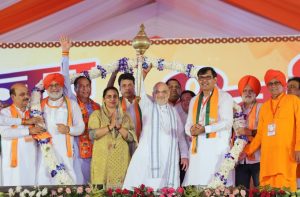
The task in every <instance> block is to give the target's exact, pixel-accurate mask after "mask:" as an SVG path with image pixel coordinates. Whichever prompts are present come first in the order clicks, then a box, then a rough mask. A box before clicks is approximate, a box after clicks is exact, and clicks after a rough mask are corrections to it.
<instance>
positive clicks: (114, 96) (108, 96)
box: [105, 95, 118, 100]
mask: <svg viewBox="0 0 300 197" xmlns="http://www.w3.org/2000/svg"><path fill="white" fill-rule="evenodd" d="M117 98H118V95H107V96H105V99H109V100H110V99H117Z"/></svg>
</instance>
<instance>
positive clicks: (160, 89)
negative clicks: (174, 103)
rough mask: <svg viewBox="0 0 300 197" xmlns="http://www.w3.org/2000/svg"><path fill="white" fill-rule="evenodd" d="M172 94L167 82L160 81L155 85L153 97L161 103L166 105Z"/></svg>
mask: <svg viewBox="0 0 300 197" xmlns="http://www.w3.org/2000/svg"><path fill="white" fill-rule="evenodd" d="M169 96H170V90H169V87H168V86H167V84H165V83H163V82H158V83H156V84H155V85H154V87H153V98H154V100H155V102H157V103H158V104H159V105H165V104H167V103H168V99H169Z"/></svg>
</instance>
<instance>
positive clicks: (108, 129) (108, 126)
mask: <svg viewBox="0 0 300 197" xmlns="http://www.w3.org/2000/svg"><path fill="white" fill-rule="evenodd" d="M107 129H108V131H109V132H111V131H112V129H110V128H109V124H108V125H107Z"/></svg>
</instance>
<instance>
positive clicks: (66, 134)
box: [38, 73, 84, 185]
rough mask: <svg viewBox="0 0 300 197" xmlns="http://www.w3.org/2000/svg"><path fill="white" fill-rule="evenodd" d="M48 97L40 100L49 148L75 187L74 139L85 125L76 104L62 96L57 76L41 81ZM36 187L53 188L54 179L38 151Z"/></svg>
mask: <svg viewBox="0 0 300 197" xmlns="http://www.w3.org/2000/svg"><path fill="white" fill-rule="evenodd" d="M43 84H44V88H45V90H46V91H47V94H48V96H49V97H47V98H45V99H43V100H42V102H41V105H42V109H43V112H44V114H43V117H44V119H45V123H46V127H47V131H48V132H49V133H50V135H51V136H52V148H53V150H54V153H55V155H56V158H57V159H58V161H59V162H60V163H62V164H63V165H64V167H65V170H66V173H68V174H69V176H70V177H71V179H72V182H73V184H75V183H76V176H75V171H74V166H73V159H74V154H73V153H74V150H73V144H74V137H73V136H78V135H80V134H82V133H83V131H84V122H83V120H82V114H81V111H80V108H79V106H78V104H77V102H76V101H74V100H71V99H69V98H68V97H67V96H64V95H63V87H64V77H63V75H61V74H59V73H53V74H49V75H47V76H46V77H45V78H44V80H43ZM38 158H39V164H38V184H39V185H55V184H57V183H56V182H55V177H52V176H51V173H50V172H49V169H48V166H47V164H46V161H45V159H44V157H43V156H42V153H41V150H40V149H39V151H38Z"/></svg>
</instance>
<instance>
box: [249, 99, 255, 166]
mask: <svg viewBox="0 0 300 197" xmlns="http://www.w3.org/2000/svg"><path fill="white" fill-rule="evenodd" d="M256 112H257V103H255V104H254V105H253V107H252V108H251V110H250V112H249V113H248V115H247V119H248V129H249V130H255V129H256V128H255V122H256ZM247 137H248V140H249V143H250V142H251V141H252V139H253V137H252V135H250V136H247ZM247 158H248V160H251V161H253V160H255V155H254V154H252V155H249V156H248V157H247Z"/></svg>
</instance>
